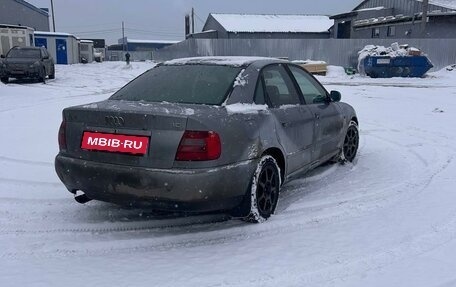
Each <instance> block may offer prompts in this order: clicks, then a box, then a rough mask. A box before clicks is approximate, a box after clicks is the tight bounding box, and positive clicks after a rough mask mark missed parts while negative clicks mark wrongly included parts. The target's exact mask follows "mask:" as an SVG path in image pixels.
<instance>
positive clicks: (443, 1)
mask: <svg viewBox="0 0 456 287" xmlns="http://www.w3.org/2000/svg"><path fill="white" fill-rule="evenodd" d="M418 1H419V2H423V0H418ZM429 4H432V5H436V6H440V7H443V8H447V9H454V10H456V0H429Z"/></svg>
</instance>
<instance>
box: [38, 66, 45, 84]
mask: <svg viewBox="0 0 456 287" xmlns="http://www.w3.org/2000/svg"><path fill="white" fill-rule="evenodd" d="M39 80H40V82H42V83H43V84H46V69H45V68H43V69H42V70H41V74H40V77H39Z"/></svg>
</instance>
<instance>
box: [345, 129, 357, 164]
mask: <svg viewBox="0 0 456 287" xmlns="http://www.w3.org/2000/svg"><path fill="white" fill-rule="evenodd" d="M358 147H359V129H358V124H357V123H356V122H355V121H350V124H349V125H348V129H347V133H346V134H345V138H344V144H343V146H342V150H341V154H340V162H342V163H344V162H347V161H349V162H353V160H354V159H355V157H356V154H357V153H358Z"/></svg>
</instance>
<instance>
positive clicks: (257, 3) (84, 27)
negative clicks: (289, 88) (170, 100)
mask: <svg viewBox="0 0 456 287" xmlns="http://www.w3.org/2000/svg"><path fill="white" fill-rule="evenodd" d="M27 1H28V2H30V3H31V4H33V5H35V6H37V7H40V8H49V6H50V0H27ZM360 2H361V0H317V1H315V0H223V1H222V0H134V1H133V0H130V1H125V0H77V1H68V0H54V5H55V13H56V16H55V20H56V29H57V31H58V32H68V33H74V34H76V35H77V36H79V37H82V38H102V39H106V40H107V44H113V43H117V39H119V38H121V37H122V31H121V22H122V21H125V27H126V36H128V37H129V38H132V39H144V40H155V39H160V40H183V39H184V17H185V14H187V13H189V12H190V10H191V8H192V7H194V8H195V12H196V15H197V17H196V20H195V26H196V31H201V29H202V28H203V25H204V21H206V18H207V15H208V14H209V13H211V12H216V13H254V14H258V13H267V14H269V13H275V14H323V15H332V14H337V13H340V12H346V11H349V10H351V9H353V8H354V7H355V6H356V5H357V4H358V3H360ZM51 29H52V28H51Z"/></svg>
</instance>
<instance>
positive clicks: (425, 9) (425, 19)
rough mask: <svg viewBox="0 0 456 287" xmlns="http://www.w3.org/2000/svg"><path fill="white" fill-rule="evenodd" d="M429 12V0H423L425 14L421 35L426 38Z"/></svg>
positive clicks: (422, 17) (422, 19) (422, 16)
mask: <svg viewBox="0 0 456 287" xmlns="http://www.w3.org/2000/svg"><path fill="white" fill-rule="evenodd" d="M428 10H429V0H423V14H421V35H422V36H423V38H425V37H426V24H427V16H428Z"/></svg>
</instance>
